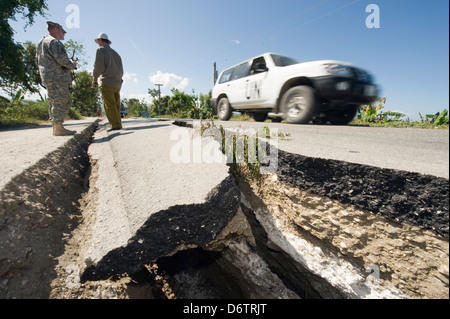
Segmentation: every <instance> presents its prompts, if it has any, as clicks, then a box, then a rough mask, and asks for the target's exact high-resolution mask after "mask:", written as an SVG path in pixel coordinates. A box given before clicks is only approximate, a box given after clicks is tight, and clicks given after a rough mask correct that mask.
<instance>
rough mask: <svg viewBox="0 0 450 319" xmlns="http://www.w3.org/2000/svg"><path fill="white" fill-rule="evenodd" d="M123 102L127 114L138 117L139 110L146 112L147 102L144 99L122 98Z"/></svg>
mask: <svg viewBox="0 0 450 319" xmlns="http://www.w3.org/2000/svg"><path fill="white" fill-rule="evenodd" d="M122 102H123V104H125V105H126V109H127V113H128V115H129V116H135V117H140V116H141V112H148V107H147V104H146V103H145V102H144V101H142V102H141V101H139V100H138V99H135V98H131V99H123V100H122Z"/></svg>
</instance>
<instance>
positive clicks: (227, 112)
mask: <svg viewBox="0 0 450 319" xmlns="http://www.w3.org/2000/svg"><path fill="white" fill-rule="evenodd" d="M232 114H233V110H232V109H231V106H230V102H228V99H227V98H226V97H223V98H221V99H220V101H219V103H218V104H217V115H218V116H219V119H220V120H222V121H228V120H229V119H230V118H231V115H232Z"/></svg>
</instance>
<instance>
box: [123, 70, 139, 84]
mask: <svg viewBox="0 0 450 319" xmlns="http://www.w3.org/2000/svg"><path fill="white" fill-rule="evenodd" d="M123 79H124V81H133V82H134V83H139V80H138V78H137V74H136V73H129V72H125V74H124V75H123Z"/></svg>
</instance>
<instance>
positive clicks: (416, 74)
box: [12, 0, 449, 119]
mask: <svg viewBox="0 0 450 319" xmlns="http://www.w3.org/2000/svg"><path fill="white" fill-rule="evenodd" d="M47 3H48V6H49V10H48V11H47V17H41V16H38V17H36V22H35V23H34V24H33V25H32V26H29V27H28V28H26V29H25V30H24V21H23V20H22V19H21V18H18V19H17V22H12V25H13V28H14V29H15V31H16V34H15V40H16V41H18V42H25V41H33V42H35V43H37V42H38V41H39V40H40V39H41V38H42V37H43V36H45V35H46V33H47V32H46V21H47V20H51V21H55V22H58V23H60V24H62V25H63V26H65V29H66V31H68V34H67V35H66V40H68V39H73V40H75V41H77V42H79V43H80V44H82V45H84V47H85V50H86V53H87V61H88V65H87V67H86V68H87V69H90V70H92V69H93V64H94V58H95V51H96V49H97V45H96V44H95V43H94V40H93V39H94V38H95V37H96V36H97V35H98V34H99V33H100V32H105V33H107V34H108V35H109V37H110V39H111V40H112V42H113V43H112V47H113V48H114V49H115V50H116V51H118V52H119V54H120V55H121V56H122V59H123V62H124V69H125V72H126V76H125V82H124V86H123V89H122V97H127V98H129V97H136V98H139V99H142V98H145V97H147V98H148V94H147V91H148V88H156V86H155V84H156V83H163V84H165V86H164V87H162V92H163V94H171V93H170V89H171V88H172V87H177V88H178V89H180V90H182V91H185V92H186V93H190V92H191V91H192V90H193V89H194V90H195V92H196V93H207V92H208V91H209V90H210V89H212V86H213V63H214V62H217V66H218V69H219V70H223V69H225V68H228V67H229V66H231V65H234V64H237V63H239V62H241V61H243V60H246V59H248V58H251V57H253V56H256V55H258V54H261V53H263V52H276V53H280V54H285V55H288V56H292V57H294V58H296V59H298V60H300V61H312V60H319V59H336V60H342V61H347V62H351V63H354V64H356V65H358V66H361V67H363V68H365V69H367V70H369V71H370V72H371V73H373V74H374V75H375V78H376V81H377V83H378V84H379V85H380V86H381V88H382V93H381V95H382V96H383V97H386V98H387V103H386V105H385V110H393V111H394V110H395V111H401V112H403V113H406V114H407V116H409V117H410V118H412V119H418V118H419V117H418V113H419V112H421V113H422V114H432V113H436V112H440V111H442V110H443V109H444V108H448V103H449V89H448V88H449V1H447V0H427V1H426V0H278V1H275V0H226V1H225V0H164V1H154V0H150V1H148V0H147V1H144V0H128V1H123V0H108V1H107V0H67V1H66V0H48V1H47ZM369 4H376V5H377V6H378V7H379V9H380V28H371V29H369V28H367V26H366V19H367V17H368V16H369V15H370V14H371V13H370V12H369V13H368V12H366V8H367V6H368V5H369ZM70 5H75V6H76V8H77V9H79V15H76V12H75V11H71V9H72V8H73V7H74V6H70ZM73 18H75V19H73ZM78 18H79V19H78ZM77 21H79V26H78V25H76V22H77ZM74 23H75V24H74Z"/></svg>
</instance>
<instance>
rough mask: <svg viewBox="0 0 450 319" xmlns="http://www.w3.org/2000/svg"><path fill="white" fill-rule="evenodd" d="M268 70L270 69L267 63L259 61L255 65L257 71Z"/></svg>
mask: <svg viewBox="0 0 450 319" xmlns="http://www.w3.org/2000/svg"><path fill="white" fill-rule="evenodd" d="M266 71H269V69H268V68H267V65H266V64H265V63H257V64H256V65H255V73H261V72H266Z"/></svg>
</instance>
